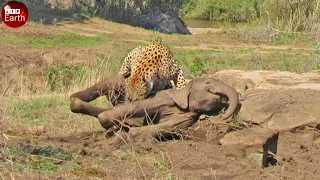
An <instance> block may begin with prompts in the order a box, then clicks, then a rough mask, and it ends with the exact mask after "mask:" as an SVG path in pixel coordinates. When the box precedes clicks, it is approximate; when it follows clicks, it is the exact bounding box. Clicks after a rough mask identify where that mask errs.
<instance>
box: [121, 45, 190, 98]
mask: <svg viewBox="0 0 320 180" xmlns="http://www.w3.org/2000/svg"><path fill="white" fill-rule="evenodd" d="M118 75H120V76H123V77H124V79H125V85H126V98H127V101H128V102H133V101H137V100H141V99H145V98H148V97H149V96H150V95H152V94H155V93H156V92H158V91H161V90H164V89H168V88H173V85H174V86H175V88H176V89H182V88H184V87H185V86H186V80H185V77H184V74H183V71H182V69H181V67H180V66H179V64H178V62H177V61H176V60H175V59H174V56H173V53H172V51H171V50H170V49H169V48H168V47H167V46H165V45H163V44H162V43H155V42H153V43H151V44H149V45H147V46H138V47H136V48H134V49H133V50H132V51H131V52H129V54H128V55H127V57H126V58H125V60H124V62H123V63H122V66H121V68H120V71H119V73H118ZM171 81H173V84H172V83H171Z"/></svg>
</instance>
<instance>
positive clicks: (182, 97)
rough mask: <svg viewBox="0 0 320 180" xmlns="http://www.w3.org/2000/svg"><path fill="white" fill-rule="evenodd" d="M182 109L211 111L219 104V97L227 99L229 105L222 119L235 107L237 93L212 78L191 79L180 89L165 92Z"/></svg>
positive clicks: (231, 112) (229, 114)
mask: <svg viewBox="0 0 320 180" xmlns="http://www.w3.org/2000/svg"><path fill="white" fill-rule="evenodd" d="M166 93H167V94H168V95H169V96H170V97H171V98H172V99H173V101H174V102H175V103H176V104H177V105H179V106H180V107H181V108H183V109H187V108H188V109H189V110H191V111H195V112H206V113H209V112H212V111H215V110H216V109H217V107H219V105H221V103H220V100H221V97H227V98H228V99H229V107H228V109H227V111H226V112H225V114H224V115H223V116H222V118H223V119H227V118H229V117H230V116H231V115H232V114H233V113H234V112H235V111H236V109H237V107H238V103H239V95H238V93H237V91H235V90H234V89H233V88H232V87H230V86H228V85H226V84H225V83H223V82H221V81H218V80H215V79H212V78H197V79H193V80H192V81H191V82H189V83H188V84H187V86H186V87H185V88H183V89H180V90H175V91H173V90H170V91H167V92H166Z"/></svg>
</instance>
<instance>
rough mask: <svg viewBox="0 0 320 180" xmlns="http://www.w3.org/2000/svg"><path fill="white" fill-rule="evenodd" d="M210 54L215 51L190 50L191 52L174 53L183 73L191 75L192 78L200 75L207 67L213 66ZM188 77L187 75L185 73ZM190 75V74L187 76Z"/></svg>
mask: <svg viewBox="0 0 320 180" xmlns="http://www.w3.org/2000/svg"><path fill="white" fill-rule="evenodd" d="M212 53H219V52H215V50H212V51H208V50H191V51H180V50H179V51H176V53H175V57H176V58H177V59H178V60H179V61H180V62H181V64H182V67H184V69H185V72H189V73H191V75H192V76H198V75H201V74H202V73H203V72H204V71H205V69H206V68H207V67H210V66H212V65H213V63H212V57H211V56H212V55H211V54H212ZM185 74H186V76H187V77H188V73H185ZM189 75H190V74H189Z"/></svg>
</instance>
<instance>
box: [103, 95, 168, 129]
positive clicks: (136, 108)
mask: <svg viewBox="0 0 320 180" xmlns="http://www.w3.org/2000/svg"><path fill="white" fill-rule="evenodd" d="M173 104H174V102H173V101H172V100H171V98H169V97H168V96H167V95H166V94H164V93H161V95H158V96H156V97H154V98H150V99H144V100H140V101H136V102H132V103H128V104H123V105H120V106H118V107H114V108H112V109H110V110H107V111H104V112H102V113H100V114H99V116H98V119H99V122H100V124H101V126H102V127H104V128H105V129H109V128H110V127H112V126H113V125H118V124H119V123H121V122H122V121H124V120H125V119H127V118H130V119H131V118H137V119H144V118H148V117H149V115H154V114H157V113H161V112H160V108H161V107H164V106H170V105H173ZM128 122H129V121H128ZM129 126H130V123H129Z"/></svg>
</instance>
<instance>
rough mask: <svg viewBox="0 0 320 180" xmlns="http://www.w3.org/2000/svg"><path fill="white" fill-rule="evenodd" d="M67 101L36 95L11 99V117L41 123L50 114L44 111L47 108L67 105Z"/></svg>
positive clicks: (20, 120) (31, 122) (44, 121)
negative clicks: (24, 98)
mask: <svg viewBox="0 0 320 180" xmlns="http://www.w3.org/2000/svg"><path fill="white" fill-rule="evenodd" d="M68 104H69V103H68V101H66V100H64V99H61V98H57V97H38V98H30V99H27V100H23V99H22V100H21V99H20V100H19V99H16V100H14V99H13V100H12V102H11V107H10V109H12V111H11V112H12V113H11V115H12V117H13V118H14V119H15V120H16V121H19V122H24V123H25V122H27V123H28V124H29V125H31V124H33V125H43V124H45V123H47V122H48V121H49V119H50V114H45V113H44V111H45V110H46V109H49V108H55V107H61V106H65V107H66V106H67V105H68Z"/></svg>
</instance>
